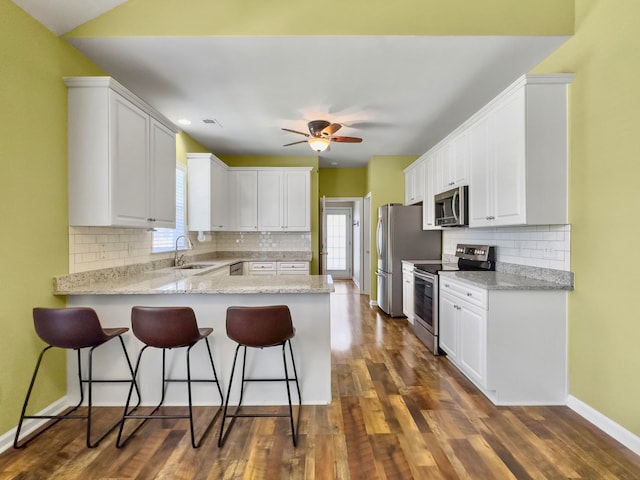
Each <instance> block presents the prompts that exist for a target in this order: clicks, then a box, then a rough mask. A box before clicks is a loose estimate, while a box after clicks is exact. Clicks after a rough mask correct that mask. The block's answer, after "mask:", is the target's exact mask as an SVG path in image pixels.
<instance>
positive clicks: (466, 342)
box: [457, 300, 487, 387]
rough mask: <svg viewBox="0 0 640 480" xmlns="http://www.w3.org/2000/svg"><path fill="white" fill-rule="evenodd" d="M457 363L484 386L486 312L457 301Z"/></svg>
mask: <svg viewBox="0 0 640 480" xmlns="http://www.w3.org/2000/svg"><path fill="white" fill-rule="evenodd" d="M457 305H458V324H459V335H458V339H459V342H460V343H459V350H458V352H459V355H458V363H459V365H460V368H461V369H462V370H464V372H465V373H466V374H467V376H468V377H469V378H471V379H473V380H474V381H475V382H476V384H477V385H480V386H482V387H486V378H487V312H486V311H484V310H482V309H480V308H478V307H474V306H472V305H469V304H467V303H466V302H462V301H459V300H458V302H457Z"/></svg>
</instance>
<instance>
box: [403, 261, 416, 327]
mask: <svg viewBox="0 0 640 480" xmlns="http://www.w3.org/2000/svg"><path fill="white" fill-rule="evenodd" d="M414 295H415V292H414V281H413V265H411V264H405V263H403V264H402V313H403V314H404V315H405V316H406V317H407V320H408V321H409V323H410V324H411V325H413V321H414V320H413V319H414V315H415V313H414V305H413V299H414Z"/></svg>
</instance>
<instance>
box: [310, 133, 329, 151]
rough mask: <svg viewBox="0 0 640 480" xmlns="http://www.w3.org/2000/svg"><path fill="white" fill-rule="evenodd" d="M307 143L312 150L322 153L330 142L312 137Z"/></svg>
mask: <svg viewBox="0 0 640 480" xmlns="http://www.w3.org/2000/svg"><path fill="white" fill-rule="evenodd" d="M308 142H309V146H310V147H311V149H312V150H315V151H316V152H324V151H325V150H326V149H327V148H329V144H330V143H331V140H329V139H328V138H324V137H312V138H310V139H309V140H308Z"/></svg>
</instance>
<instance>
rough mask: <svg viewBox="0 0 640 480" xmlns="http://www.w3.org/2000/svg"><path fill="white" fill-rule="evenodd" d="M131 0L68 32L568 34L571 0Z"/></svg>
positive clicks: (163, 33) (148, 33)
mask: <svg viewBox="0 0 640 480" xmlns="http://www.w3.org/2000/svg"><path fill="white" fill-rule="evenodd" d="M339 7H340V8H339V9H338V10H339V11H338V12H336V9H335V8H319V7H318V4H317V3H316V2H309V1H307V2H301V1H296V0H269V1H268V2H266V1H264V0H243V1H238V0H217V1H215V2H212V1H211V0H190V1H189V2H171V1H167V0H162V1H159V0H136V1H130V2H127V3H124V4H123V5H121V6H119V7H116V8H114V9H113V10H111V11H109V12H107V13H106V14H104V15H102V16H101V17H99V18H97V19H95V20H93V21H90V22H87V23H85V24H84V25H81V26H80V27H78V28H77V29H76V30H74V31H73V32H71V34H70V36H88V37H93V36H156V35H168V36H179V35H184V36H194V35H195V36H198V35H258V36H259V35H567V34H568V35H570V34H571V33H573V9H574V6H573V0H528V1H522V0H521V1H514V0H482V1H481V2H480V1H478V0H447V1H446V2H445V1H442V0H403V1H402V2H389V1H386V0H349V1H348V2H342V3H340V4H339Z"/></svg>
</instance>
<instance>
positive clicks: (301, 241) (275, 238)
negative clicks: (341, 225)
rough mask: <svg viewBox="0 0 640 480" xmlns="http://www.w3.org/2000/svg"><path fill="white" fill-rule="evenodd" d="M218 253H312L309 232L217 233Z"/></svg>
mask: <svg viewBox="0 0 640 480" xmlns="http://www.w3.org/2000/svg"><path fill="white" fill-rule="evenodd" d="M215 236H216V244H217V248H218V251H224V252H242V251H254V252H256V251H257V252H269V251H285V252H289V251H301V252H302V251H309V252H310V251H311V234H310V233H308V232H216V233H215Z"/></svg>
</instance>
